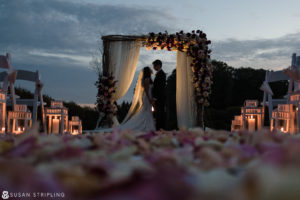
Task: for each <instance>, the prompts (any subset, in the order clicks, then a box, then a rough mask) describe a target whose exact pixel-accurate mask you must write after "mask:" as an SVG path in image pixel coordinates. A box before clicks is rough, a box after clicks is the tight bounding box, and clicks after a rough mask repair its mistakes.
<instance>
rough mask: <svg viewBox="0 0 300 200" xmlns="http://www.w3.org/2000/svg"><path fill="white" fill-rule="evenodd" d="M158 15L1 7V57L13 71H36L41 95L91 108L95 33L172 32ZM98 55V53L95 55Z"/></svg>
mask: <svg viewBox="0 0 300 200" xmlns="http://www.w3.org/2000/svg"><path fill="white" fill-rule="evenodd" d="M160 18H164V19H165V20H172V19H173V18H172V16H169V15H167V14H165V13H164V12H163V11H160V10H153V9H147V8H139V7H126V6H120V5H99V4H91V3H79V2H77V1H76V2H75V1H67V0H51V1H49V0H21V1H20V0H9V1H1V2H0V24H1V26H0V33H1V35H0V54H5V53H6V52H10V53H11V54H12V62H13V65H14V67H15V68H21V69H24V68H26V69H31V70H34V71H35V70H40V71H41V72H42V77H43V80H44V81H45V82H46V84H45V91H46V93H48V94H50V95H52V96H54V97H57V98H61V99H73V100H75V101H77V102H81V103H94V102H95V96H96V89H95V86H94V82H95V81H96V80H97V76H96V75H95V73H94V72H93V71H92V70H91V69H90V66H89V61H90V60H91V57H92V55H94V54H95V51H96V49H97V48H98V45H99V43H98V42H97V41H99V39H100V34H104V35H107V34H130V35H134V34H147V33H148V32H151V31H155V32H159V31H164V30H167V29H168V30H172V28H169V27H168V26H166V25H164V24H162V23H160ZM96 53H98V52H96Z"/></svg>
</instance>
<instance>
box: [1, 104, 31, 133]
mask: <svg viewBox="0 0 300 200" xmlns="http://www.w3.org/2000/svg"><path fill="white" fill-rule="evenodd" d="M31 124H32V120H31V112H30V111H28V110H27V105H15V111H8V117H7V128H8V132H10V133H15V134H21V133H23V132H24V131H25V130H26V129H27V128H29V127H31Z"/></svg>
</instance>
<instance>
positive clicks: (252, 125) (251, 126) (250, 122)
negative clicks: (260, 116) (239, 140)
mask: <svg viewBox="0 0 300 200" xmlns="http://www.w3.org/2000/svg"><path fill="white" fill-rule="evenodd" d="M248 130H249V131H250V132H253V131H255V119H254V118H253V116H251V118H249V119H248Z"/></svg>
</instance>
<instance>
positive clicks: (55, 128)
mask: <svg viewBox="0 0 300 200" xmlns="http://www.w3.org/2000/svg"><path fill="white" fill-rule="evenodd" d="M45 113H46V119H47V129H48V133H49V134H50V133H56V134H57V133H60V134H63V133H66V132H68V109H67V108H65V107H64V106H63V102H62V101H52V102H51V107H49V108H46V110H45Z"/></svg>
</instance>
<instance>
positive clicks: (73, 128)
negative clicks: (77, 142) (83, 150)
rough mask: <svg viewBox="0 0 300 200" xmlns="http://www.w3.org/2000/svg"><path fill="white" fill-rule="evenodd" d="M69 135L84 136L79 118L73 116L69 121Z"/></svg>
mask: <svg viewBox="0 0 300 200" xmlns="http://www.w3.org/2000/svg"><path fill="white" fill-rule="evenodd" d="M69 133H70V134H72V135H78V134H82V122H81V120H80V119H79V117H78V116H73V117H72V120H71V121H69Z"/></svg>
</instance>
